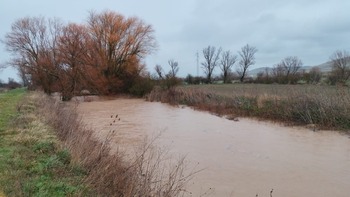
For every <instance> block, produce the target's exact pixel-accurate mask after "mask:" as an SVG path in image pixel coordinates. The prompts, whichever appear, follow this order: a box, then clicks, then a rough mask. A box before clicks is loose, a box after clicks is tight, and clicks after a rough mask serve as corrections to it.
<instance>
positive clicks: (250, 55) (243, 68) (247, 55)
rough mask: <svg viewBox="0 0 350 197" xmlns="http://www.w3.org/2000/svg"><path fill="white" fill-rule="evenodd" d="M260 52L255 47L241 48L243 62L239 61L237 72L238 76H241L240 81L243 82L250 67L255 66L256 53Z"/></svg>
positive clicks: (240, 53) (239, 52) (240, 54)
mask: <svg viewBox="0 0 350 197" xmlns="http://www.w3.org/2000/svg"><path fill="white" fill-rule="evenodd" d="M257 51H258V50H257V49H256V48H255V47H252V46H249V45H248V44H247V45H245V46H244V47H242V48H241V51H238V54H239V56H240V57H241V60H240V61H239V68H238V70H237V73H238V75H239V76H240V81H241V82H243V80H244V78H245V76H246V75H247V70H248V68H249V66H251V65H254V64H255V57H254V55H255V53H256V52H257Z"/></svg>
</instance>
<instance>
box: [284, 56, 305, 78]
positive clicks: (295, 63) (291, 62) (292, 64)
mask: <svg viewBox="0 0 350 197" xmlns="http://www.w3.org/2000/svg"><path fill="white" fill-rule="evenodd" d="M281 65H282V66H283V68H284V71H285V76H286V78H287V79H289V78H290V77H293V76H295V75H296V73H297V72H298V70H299V69H300V68H301V67H302V66H303V62H302V61H301V60H300V59H299V58H298V57H296V56H289V57H286V58H284V59H283V60H282V61H281Z"/></svg>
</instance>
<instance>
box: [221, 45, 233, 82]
mask: <svg viewBox="0 0 350 197" xmlns="http://www.w3.org/2000/svg"><path fill="white" fill-rule="evenodd" d="M236 61H237V56H236V55H233V54H231V52H230V51H225V52H223V53H222V54H221V61H220V69H221V71H222V74H223V78H224V83H227V82H228V75H229V73H230V72H231V68H232V67H233V65H234V64H235V63H236Z"/></svg>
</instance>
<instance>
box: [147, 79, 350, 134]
mask: <svg viewBox="0 0 350 197" xmlns="http://www.w3.org/2000/svg"><path fill="white" fill-rule="evenodd" d="M146 99H147V100H149V101H161V102H166V103H171V104H184V105H189V106H193V107H195V108H197V109H201V110H208V111H211V112H213V113H216V114H218V115H229V116H233V117H236V116H245V117H256V118H259V119H267V120H273V121H282V122H285V123H290V124H297V125H310V124H312V125H315V127H317V128H319V129H337V130H343V131H349V129H350V89H349V88H348V87H329V86H297V85H294V86H291V85H284V86H282V85H263V86H262V85H254V84H253V85H251V84H249V85H245V84H241V85H216V86H215V85H209V86H206V85H204V86H191V87H177V88H173V89H170V90H166V91H164V90H161V89H154V90H153V91H152V92H151V93H150V94H149V95H147V97H146Z"/></svg>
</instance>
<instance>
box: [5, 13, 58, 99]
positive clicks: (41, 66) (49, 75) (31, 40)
mask: <svg viewBox="0 0 350 197" xmlns="http://www.w3.org/2000/svg"><path fill="white" fill-rule="evenodd" d="M60 32H61V24H60V22H59V21H58V20H49V21H48V20H46V19H45V18H43V17H31V18H30V17H27V18H22V19H19V20H17V21H16V22H15V23H14V24H13V25H12V27H11V32H10V33H8V34H6V36H5V41H4V43H5V45H6V49H7V50H8V51H9V52H12V55H13V59H12V61H11V64H12V65H13V66H14V67H16V68H17V69H18V70H20V71H21V72H24V73H26V74H29V75H30V76H31V79H32V80H31V83H32V85H34V86H41V87H42V88H43V89H44V91H45V92H46V93H49V94H50V93H51V92H52V90H53V84H54V83H55V82H56V81H57V79H58V78H59V76H58V68H57V65H58V64H57V63H58V61H57V57H56V56H55V52H54V51H56V49H55V47H56V45H55V44H56V41H57V40H56V38H57V37H58V35H59V34H60Z"/></svg>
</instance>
